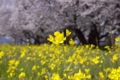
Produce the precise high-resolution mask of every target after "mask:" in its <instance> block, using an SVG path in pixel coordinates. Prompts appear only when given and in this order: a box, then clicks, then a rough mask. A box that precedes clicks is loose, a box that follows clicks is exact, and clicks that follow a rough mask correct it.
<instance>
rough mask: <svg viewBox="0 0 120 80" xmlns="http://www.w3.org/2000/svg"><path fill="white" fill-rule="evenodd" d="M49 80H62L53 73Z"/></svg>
mask: <svg viewBox="0 0 120 80" xmlns="http://www.w3.org/2000/svg"><path fill="white" fill-rule="evenodd" d="M51 80H62V79H61V78H60V76H59V74H56V73H53V75H52V79H51Z"/></svg>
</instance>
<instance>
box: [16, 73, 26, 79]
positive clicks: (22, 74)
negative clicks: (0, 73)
mask: <svg viewBox="0 0 120 80" xmlns="http://www.w3.org/2000/svg"><path fill="white" fill-rule="evenodd" d="M25 76H26V74H25V72H21V73H20V74H19V76H18V78H19V79H22V78H24V77H25Z"/></svg>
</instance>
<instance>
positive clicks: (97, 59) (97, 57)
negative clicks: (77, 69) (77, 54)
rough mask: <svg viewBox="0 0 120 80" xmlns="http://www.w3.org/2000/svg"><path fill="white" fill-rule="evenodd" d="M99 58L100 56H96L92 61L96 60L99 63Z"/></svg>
mask: <svg viewBox="0 0 120 80" xmlns="http://www.w3.org/2000/svg"><path fill="white" fill-rule="evenodd" d="M99 59H100V57H99V56H96V57H95V58H93V59H92V62H94V63H95V64H98V63H99V62H100V61H99Z"/></svg>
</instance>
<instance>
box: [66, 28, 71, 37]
mask: <svg viewBox="0 0 120 80" xmlns="http://www.w3.org/2000/svg"><path fill="white" fill-rule="evenodd" d="M70 34H71V32H70V31H69V30H68V29H66V36H67V37H68V36H70Z"/></svg>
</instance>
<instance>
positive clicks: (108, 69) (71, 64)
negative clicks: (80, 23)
mask: <svg viewBox="0 0 120 80" xmlns="http://www.w3.org/2000/svg"><path fill="white" fill-rule="evenodd" d="M105 49H106V50H104V51H103V50H100V49H99V48H94V46H93V45H85V46H73V45H69V46H68V45H54V44H51V45H48V44H43V45H40V46H32V45H31V46H28V45H0V80H120V46H119V45H117V46H115V47H114V48H113V49H110V48H109V47H108V46H106V47H105Z"/></svg>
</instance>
